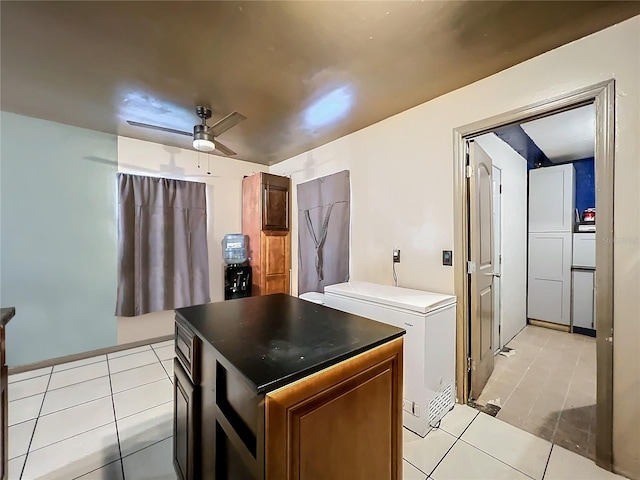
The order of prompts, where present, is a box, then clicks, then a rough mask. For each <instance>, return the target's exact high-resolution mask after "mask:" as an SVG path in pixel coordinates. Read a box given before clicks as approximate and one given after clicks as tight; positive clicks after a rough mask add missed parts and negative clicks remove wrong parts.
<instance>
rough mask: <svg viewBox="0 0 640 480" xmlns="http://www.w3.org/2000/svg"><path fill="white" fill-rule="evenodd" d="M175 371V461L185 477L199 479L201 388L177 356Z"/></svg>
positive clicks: (174, 365) (174, 363)
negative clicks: (184, 368) (190, 378)
mask: <svg viewBox="0 0 640 480" xmlns="http://www.w3.org/2000/svg"><path fill="white" fill-rule="evenodd" d="M173 372H174V381H173V464H174V466H175V469H176V473H177V474H178V477H179V478H180V479H181V480H196V479H198V478H199V474H198V472H197V469H198V465H200V459H199V458H198V455H199V454H198V452H199V447H200V439H199V436H200V405H199V398H198V387H197V386H195V387H194V385H193V384H192V383H191V381H190V380H189V377H188V376H187V374H186V373H185V371H184V370H183V368H182V365H181V364H180V362H179V361H178V359H177V358H176V359H174V361H173Z"/></svg>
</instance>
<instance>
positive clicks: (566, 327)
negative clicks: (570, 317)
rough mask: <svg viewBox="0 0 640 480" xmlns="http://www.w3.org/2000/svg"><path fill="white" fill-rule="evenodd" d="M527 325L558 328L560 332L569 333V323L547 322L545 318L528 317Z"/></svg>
mask: <svg viewBox="0 0 640 480" xmlns="http://www.w3.org/2000/svg"><path fill="white" fill-rule="evenodd" d="M529 325H533V326H535V327H542V328H551V329H553V330H560V331H561V332H566V333H569V332H570V331H571V330H570V328H569V325H560V324H559V323H553V322H547V321H545V320H536V319H534V318H530V319H529Z"/></svg>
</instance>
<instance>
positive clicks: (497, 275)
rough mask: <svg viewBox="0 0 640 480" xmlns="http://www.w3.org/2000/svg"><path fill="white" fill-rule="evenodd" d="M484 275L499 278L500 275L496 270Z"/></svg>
mask: <svg viewBox="0 0 640 480" xmlns="http://www.w3.org/2000/svg"><path fill="white" fill-rule="evenodd" d="M485 276H487V277H497V278H500V277H501V276H502V275H501V274H499V273H496V272H491V273H485Z"/></svg>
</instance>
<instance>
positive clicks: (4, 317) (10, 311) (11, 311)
mask: <svg viewBox="0 0 640 480" xmlns="http://www.w3.org/2000/svg"><path fill="white" fill-rule="evenodd" d="M15 314H16V307H7V308H0V327H4V326H5V325H6V324H7V323H9V320H11V319H12V318H13V317H14V316H15Z"/></svg>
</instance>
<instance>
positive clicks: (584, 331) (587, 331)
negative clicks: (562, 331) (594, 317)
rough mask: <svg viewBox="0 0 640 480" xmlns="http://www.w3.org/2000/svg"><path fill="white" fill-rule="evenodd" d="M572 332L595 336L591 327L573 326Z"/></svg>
mask: <svg viewBox="0 0 640 480" xmlns="http://www.w3.org/2000/svg"><path fill="white" fill-rule="evenodd" d="M573 333H577V334H578V335H586V336H587V337H593V338H596V331H595V330H594V329H593V328H584V327H576V326H575V325H574V326H573Z"/></svg>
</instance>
